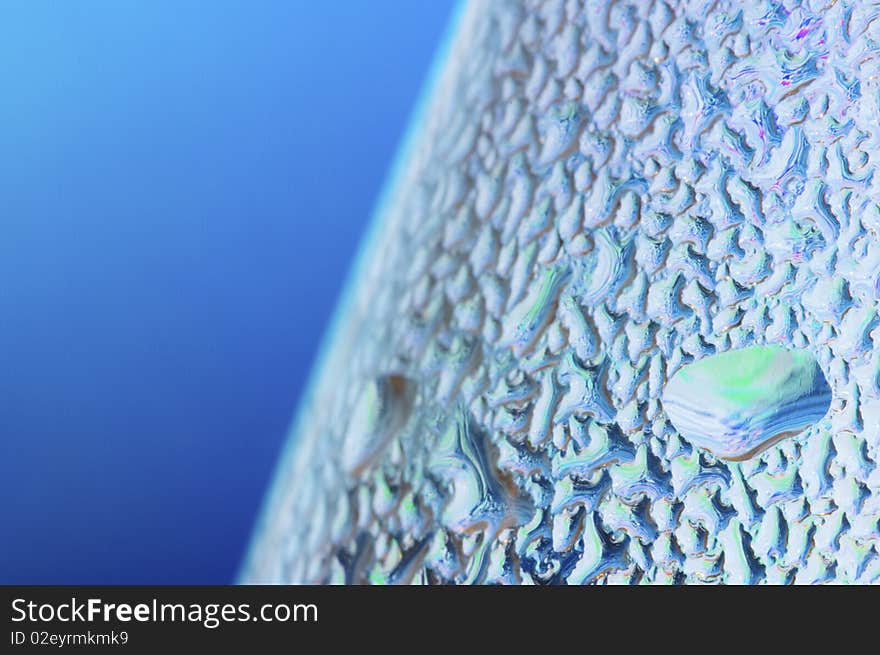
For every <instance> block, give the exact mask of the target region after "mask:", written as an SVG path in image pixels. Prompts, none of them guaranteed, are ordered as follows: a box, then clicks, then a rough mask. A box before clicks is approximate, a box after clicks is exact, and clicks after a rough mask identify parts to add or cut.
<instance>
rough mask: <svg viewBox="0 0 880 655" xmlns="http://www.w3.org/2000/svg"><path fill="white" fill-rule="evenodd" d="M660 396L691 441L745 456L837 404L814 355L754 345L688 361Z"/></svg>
mask: <svg viewBox="0 0 880 655" xmlns="http://www.w3.org/2000/svg"><path fill="white" fill-rule="evenodd" d="M662 402H663V408H664V409H665V410H666V413H667V415H668V416H669V418H670V420H671V421H672V424H673V426H674V427H675V428H676V429H677V430H678V431H679V432H680V433H681V435H682V436H683V437H685V438H686V439H687V440H688V441H690V442H691V443H693V444H694V445H696V446H699V447H701V448H705V449H706V450H708V451H710V452H712V453H714V454H715V455H717V456H719V457H721V458H724V459H730V460H742V459H748V458H749V457H752V456H754V455H756V454H757V453H759V452H761V451H762V450H764V449H766V448H768V447H770V446H771V445H773V444H774V443H776V442H777V441H779V440H781V439H784V438H786V437H789V436H795V435H797V434H800V433H801V432H803V431H804V430H806V429H807V428H809V427H810V426H812V425H813V424H814V423H816V422H817V421H818V420H819V419H821V418H822V417H823V416H824V415H825V413H826V412H827V411H828V408H829V407H830V405H831V388H830V387H829V386H828V382H827V381H826V379H825V375H824V374H823V373H822V370H821V369H820V368H819V364H818V363H817V362H816V360H815V359H814V358H813V357H812V355H810V354H809V353H807V352H804V351H792V350H787V349H785V348H782V347H779V346H754V347H750V348H743V349H741V350H733V351H729V352H726V353H722V354H719V355H713V356H710V357H706V358H704V359H701V360H700V361H698V362H695V363H693V364H690V365H688V366H685V367H683V368H682V369H680V370H679V371H678V372H677V373H676V374H675V375H673V376H672V379H670V380H669V382H668V384H667V385H666V389H665V390H664V392H663V397H662Z"/></svg>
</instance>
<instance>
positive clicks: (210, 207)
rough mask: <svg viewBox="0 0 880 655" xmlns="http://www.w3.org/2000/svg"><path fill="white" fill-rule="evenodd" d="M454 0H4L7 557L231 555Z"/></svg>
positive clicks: (220, 572) (22, 569)
mask: <svg viewBox="0 0 880 655" xmlns="http://www.w3.org/2000/svg"><path fill="white" fill-rule="evenodd" d="M452 8H453V2H452V0H430V1H425V2H421V1H419V2H416V1H414V0H412V1H411V0H346V1H343V2H306V1H304V0H279V1H278V2H269V1H266V0H257V1H255V2H246V1H245V0H237V1H234V2H219V1H217V0H211V2H201V1H199V2H196V1H180V0H174V1H171V0H166V1H163V2H159V1H157V0H150V1H149V2H144V1H129V2H124V1H111V0H106V1H105V2H76V3H73V2H42V1H34V0H21V1H20V2H7V1H3V2H2V4H0V227H2V229H0V462H2V464H0V503H2V515H0V552H2V555H0V582H3V583H225V582H231V581H232V580H233V578H234V575H235V573H236V571H237V568H238V566H239V564H240V561H241V558H242V555H243V553H244V549H245V547H246V544H247V541H248V538H249V535H250V530H251V527H252V525H253V522H254V520H255V517H256V513H257V511H258V508H259V506H260V503H261V501H262V498H263V496H264V493H265V491H266V489H267V485H268V483H269V479H270V476H271V473H272V470H273V466H274V464H275V460H276V458H277V456H278V453H279V451H280V449H281V444H282V440H283V439H284V437H285V433H286V431H287V428H288V425H289V424H290V421H291V418H292V416H293V412H294V410H295V408H296V404H297V401H298V398H299V396H300V394H301V391H302V389H303V386H304V383H305V381H306V378H307V376H308V373H309V369H310V367H311V364H312V361H313V359H314V357H315V354H316V352H317V349H318V345H319V341H320V338H321V335H322V333H323V331H324V328H325V327H326V325H327V323H328V320H329V317H330V314H331V312H332V310H333V308H334V306H335V302H336V299H337V297H338V295H339V292H340V289H341V286H342V283H343V280H344V278H345V275H346V273H347V270H348V267H349V265H350V263H351V260H352V256H353V254H354V253H355V251H356V248H357V245H358V243H359V239H360V237H361V236H362V234H363V233H364V229H365V227H366V222H367V218H368V216H369V213H370V210H371V208H372V206H373V204H374V202H375V200H376V199H377V197H378V195H379V192H380V188H381V185H382V182H383V180H384V178H385V176H386V173H387V172H388V169H389V166H390V163H391V161H392V157H393V154H394V152H395V150H396V148H397V145H398V144H399V141H400V139H401V137H402V135H403V133H404V129H405V126H406V120H407V118H408V116H409V114H410V112H411V110H412V108H413V107H414V105H415V102H416V100H417V98H418V95H419V92H420V90H421V86H422V83H423V81H424V79H425V77H426V75H427V72H428V69H429V66H430V63H431V58H432V55H433V53H434V50H435V48H436V46H437V45H438V43H439V41H440V38H441V35H442V33H443V30H444V28H445V26H446V21H447V19H448V18H449V17H450V15H451V11H452Z"/></svg>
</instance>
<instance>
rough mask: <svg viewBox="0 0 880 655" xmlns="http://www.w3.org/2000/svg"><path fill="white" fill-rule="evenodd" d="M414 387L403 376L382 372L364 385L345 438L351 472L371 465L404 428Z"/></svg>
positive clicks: (346, 463) (345, 462)
mask: <svg viewBox="0 0 880 655" xmlns="http://www.w3.org/2000/svg"><path fill="white" fill-rule="evenodd" d="M414 387H415V385H414V383H413V381H412V380H409V379H407V378H405V377H403V376H401V375H382V376H379V377H377V378H375V379H373V380H371V381H370V382H369V383H368V384H366V385H365V386H364V389H363V391H362V392H361V395H360V397H359V398H358V401H357V404H356V405H355V408H354V412H353V413H352V415H351V419H350V421H349V423H348V430H347V431H346V433H345V438H344V441H343V447H342V464H343V466H344V468H345V470H346V471H347V472H349V473H352V474H357V473H359V472H360V471H362V470H363V469H365V468H366V467H367V466H369V465H370V464H371V463H372V462H373V461H374V460H375V459H376V458H377V457H378V456H379V454H380V453H381V452H382V450H383V449H384V447H385V445H386V444H387V443H388V441H389V440H390V438H391V437H392V436H393V435H394V434H395V433H396V432H397V430H399V429H400V428H401V427H403V425H404V424H405V423H406V420H407V418H408V417H409V412H410V409H411V407H412V400H413V395H414Z"/></svg>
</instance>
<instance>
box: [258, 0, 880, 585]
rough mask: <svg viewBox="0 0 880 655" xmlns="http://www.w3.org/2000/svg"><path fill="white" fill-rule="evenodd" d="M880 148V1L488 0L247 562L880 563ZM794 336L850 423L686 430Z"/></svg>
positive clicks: (722, 574) (597, 573)
mask: <svg viewBox="0 0 880 655" xmlns="http://www.w3.org/2000/svg"><path fill="white" fill-rule="evenodd" d="M377 83H378V82H377ZM878 165H880V3H878V2H876V1H869V0H863V1H861V2H848V1H845V0H837V1H830V0H829V1H825V0H805V1H803V2H800V1H797V0H788V1H783V2H763V1H759V0H747V1H745V2H741V1H736V2H734V1H728V0H694V1H690V2H672V1H671V0H644V1H636V0H632V1H630V2H626V1H618V2H613V1H606V2H598V1H594V0H584V1H582V0H546V1H537V0H535V1H532V0H522V1H521V2H487V1H480V0H475V1H472V2H470V3H468V5H467V6H466V8H465V9H464V10H463V12H462V15H461V16H460V18H459V22H458V27H457V32H456V36H455V39H454V40H453V42H452V45H451V47H450V51H449V53H448V56H447V57H446V59H445V61H444V62H443V66H442V71H441V74H440V76H439V77H438V79H437V80H436V83H435V85H434V88H433V91H432V95H431V99H430V102H429V103H428V105H427V111H426V113H425V115H424V117H423V119H422V120H421V122H420V123H419V124H418V126H417V131H416V137H415V139H414V140H413V142H412V145H411V147H410V149H409V154H408V155H407V157H406V158H405V160H404V161H403V167H402V169H401V172H400V174H399V175H398V176H397V178H396V181H395V183H394V184H393V185H392V187H391V188H390V193H389V195H388V200H387V202H386V203H385V204H384V205H383V206H382V207H381V211H380V212H379V213H378V215H377V217H376V223H375V225H374V227H373V233H372V238H371V239H370V241H369V243H368V244H367V247H366V249H365V251H364V252H363V254H362V257H361V259H360V262H359V264H358V266H357V268H356V272H355V277H354V278H353V280H352V282H351V287H350V289H349V291H348V294H347V296H346V300H345V302H344V303H343V305H342V307H341V308H340V311H339V314H338V317H337V321H336V329H335V330H334V331H333V333H332V335H331V338H330V339H329V341H328V343H327V346H326V349H325V354H324V356H323V358H322V360H321V365H320V367H319V368H318V370H317V371H316V376H315V379H314V381H313V385H312V387H311V389H310V392H309V394H308V396H307V398H306V400H305V403H304V407H303V410H302V413H301V415H300V417H299V420H298V421H297V423H296V425H295V428H294V430H293V433H292V435H291V438H290V439H291V443H290V445H289V448H288V452H287V454H286V455H285V457H284V459H283V461H282V463H281V465H280V468H279V470H278V472H277V477H276V481H275V483H274V488H273V490H272V495H271V498H270V500H269V502H268V504H267V507H266V511H265V514H264V516H263V519H262V521H261V524H260V525H259V526H258V529H257V532H256V534H255V540H254V544H253V548H252V551H251V553H250V557H249V560H248V562H247V565H246V568H245V570H244V572H243V580H244V581H247V582H312V583H366V582H370V583H402V584H405V583H433V584H443V583H511V584H554V583H561V584H566V583H567V584H583V583H597V584H610V583H628V584H639V583H642V584H646V583H704V582H708V583H712V582H715V583H719V582H720V583H762V582H764V583H771V584H772V583H791V582H795V583H817V582H859V583H867V582H875V581H878V580H880V466H878V463H880V316H878V298H880V175H878ZM353 174H356V172H353ZM771 346H772V347H778V348H779V349H782V350H784V351H786V352H791V353H802V354H803V356H804V357H807V358H808V361H809V362H814V363H815V365H816V366H818V368H819V369H820V370H821V377H822V381H823V382H825V381H827V388H828V389H830V392H829V393H830V396H831V398H830V407H829V408H828V411H827V412H826V413H825V414H823V415H821V418H819V415H820V414H821V412H820V411H816V410H815V407H816V406H818V405H815V404H814V405H813V406H811V407H812V409H810V410H809V411H806V410H803V411H801V410H799V411H801V413H800V414H798V415H797V418H798V420H799V421H801V423H798V422H797V421H795V422H793V423H791V425H795V423H796V424H797V428H798V429H801V428H802V427H804V425H806V422H808V423H810V426H808V429H806V430H804V431H803V432H800V433H798V434H791V435H786V436H787V437H788V438H784V439H781V440H779V441H778V443H774V444H773V445H770V446H769V447H767V448H765V449H763V450H761V451H760V452H756V453H754V455H753V456H748V457H745V458H737V457H726V456H725V455H726V454H730V453H726V452H717V450H716V452H713V446H712V443H713V442H712V433H711V430H709V428H710V427H711V426H712V425H727V424H729V421H728V419H729V417H728V416H727V415H726V414H725V412H726V411H727V410H726V409H725V407H726V406H725V405H724V404H723V403H718V402H713V401H714V397H713V395H712V393H713V388H712V387H711V385H709V386H703V387H700V386H699V385H696V386H695V387H694V388H693V389H692V391H693V393H694V394H697V395H698V396H697V397H695V398H693V399H691V398H689V397H686V396H687V393H685V395H684V396H682V395H681V391H680V390H677V391H675V393H676V394H678V396H677V398H675V399H673V400H676V399H677V400H679V401H682V398H685V397H686V400H685V401H684V402H685V404H686V405H687V406H688V407H696V406H701V407H703V410H704V413H705V415H706V416H707V417H708V419H707V421H706V423H705V424H704V425H702V427H701V425H700V424H699V421H696V422H691V423H690V424H689V427H688V430H686V432H688V433H689V434H691V435H692V441H689V440H688V438H687V434H684V433H679V431H678V430H676V428H675V426H674V425H673V422H672V420H670V416H669V415H667V413H666V411H665V410H664V405H663V397H664V391H665V390H666V388H667V386H668V384H669V381H670V380H671V379H673V377H674V376H675V375H676V373H677V372H680V371H685V370H686V367H688V366H690V365H696V364H697V363H698V362H701V361H702V360H704V359H707V358H710V357H713V356H718V355H721V354H724V353H729V352H734V351H737V350H740V349H750V348H755V347H771ZM804 361H806V360H804ZM811 375H813V374H812V373H811ZM783 377H784V376H783ZM780 379H782V378H780ZM810 379H811V380H818V379H819V378H818V377H815V375H814V376H813V377H811V378H810ZM816 384H819V383H818V382H816ZM817 388H818V387H817ZM817 393H818V392H817ZM822 393H825V390H824V388H823V389H822ZM699 394H702V396H700V395H699ZM814 395H815V394H814ZM777 397H778V398H788V397H792V398H794V397H797V398H803V397H804V394H800V395H798V393H795V392H792V393H790V394H789V395H788V396H786V395H785V394H783V393H780V394H779V395H778V396H777ZM811 397H812V396H811ZM823 397H824V396H823ZM824 408H825V406H822V410H824ZM771 409H772V408H771ZM801 409H802V408H801ZM774 411H775V410H774ZM810 412H812V413H810ZM790 415H791V414H790ZM805 416H809V421H806V419H804V417H805ZM802 419H803V420H802ZM805 421H806V422H805ZM765 423H767V424H770V423H768V421H765ZM802 423H803V424H804V425H802ZM762 425H763V424H762ZM772 425H773V426H776V425H777V424H775V423H773V424H772ZM707 426H708V427H707ZM784 426H788V424H784ZM777 427H778V426H777ZM774 429H776V427H774ZM693 435H703V436H704V439H703V440H702V441H701V442H700V443H697V441H699V439H698V438H696V437H694V436H693ZM755 438H757V437H755ZM731 452H733V451H731ZM737 452H738V451H737ZM734 454H736V453H734ZM740 454H741V453H740Z"/></svg>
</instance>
